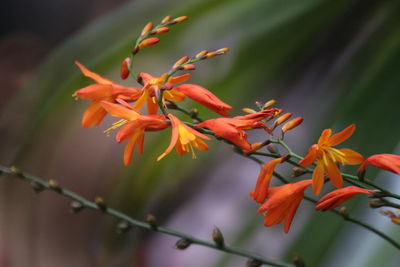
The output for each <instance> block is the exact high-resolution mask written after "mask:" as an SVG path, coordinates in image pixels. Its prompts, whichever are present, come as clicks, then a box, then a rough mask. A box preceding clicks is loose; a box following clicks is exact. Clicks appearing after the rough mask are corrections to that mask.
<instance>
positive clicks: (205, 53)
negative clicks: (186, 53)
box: [196, 50, 208, 58]
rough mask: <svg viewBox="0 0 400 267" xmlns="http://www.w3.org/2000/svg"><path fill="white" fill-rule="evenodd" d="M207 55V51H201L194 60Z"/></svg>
mask: <svg viewBox="0 0 400 267" xmlns="http://www.w3.org/2000/svg"><path fill="white" fill-rule="evenodd" d="M207 53H208V51H207V50H203V51H201V52H200V53H198V54H197V55H196V58H200V57H203V56H205V55H207Z"/></svg>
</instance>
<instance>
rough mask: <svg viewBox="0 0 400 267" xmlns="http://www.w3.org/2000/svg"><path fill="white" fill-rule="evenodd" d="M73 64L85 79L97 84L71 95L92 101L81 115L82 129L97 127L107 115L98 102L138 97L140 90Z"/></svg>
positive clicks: (76, 62)
mask: <svg viewBox="0 0 400 267" xmlns="http://www.w3.org/2000/svg"><path fill="white" fill-rule="evenodd" d="M75 64H76V65H77V66H78V67H79V68H80V69H81V71H82V73H83V74H84V75H85V76H86V77H89V78H91V79H93V80H94V81H95V82H97V83H96V84H92V85H89V86H87V87H84V88H82V89H79V90H77V91H76V92H75V93H74V94H73V96H74V97H76V98H80V99H86V100H91V101H92V104H91V105H90V106H89V107H88V108H87V109H86V111H85V113H83V118H82V126H83V127H85V128H86V127H92V126H95V125H99V124H100V122H101V121H102V120H103V118H104V116H105V115H106V114H107V112H106V111H105V110H104V108H103V107H102V106H101V104H100V101H103V100H104V101H108V102H115V100H116V99H117V98H121V99H125V100H135V99H137V98H138V97H139V95H138V92H139V90H140V88H136V87H124V86H122V85H118V84H116V83H114V82H112V81H110V80H108V79H106V78H103V77H101V76H100V75H98V74H96V73H94V72H91V71H90V70H88V69H87V68H85V66H83V65H82V64H81V63H79V62H78V61H75Z"/></svg>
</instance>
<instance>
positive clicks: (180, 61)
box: [173, 56, 190, 68]
mask: <svg viewBox="0 0 400 267" xmlns="http://www.w3.org/2000/svg"><path fill="white" fill-rule="evenodd" d="M189 59H190V58H189V57H188V56H184V57H182V58H181V59H179V60H178V61H177V62H175V64H174V66H173V68H176V67H178V66H180V65H182V64H183V63H186V62H187V61H188V60H189Z"/></svg>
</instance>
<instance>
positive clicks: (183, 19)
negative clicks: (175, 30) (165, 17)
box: [170, 16, 189, 24]
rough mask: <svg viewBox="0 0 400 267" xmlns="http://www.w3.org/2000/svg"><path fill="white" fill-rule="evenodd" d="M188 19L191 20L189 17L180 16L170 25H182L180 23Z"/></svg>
mask: <svg viewBox="0 0 400 267" xmlns="http://www.w3.org/2000/svg"><path fill="white" fill-rule="evenodd" d="M188 18H189V17H188V16H180V17H177V18H175V19H173V20H172V21H171V22H170V23H171V24H175V23H180V22H183V21H185V20H187V19H188Z"/></svg>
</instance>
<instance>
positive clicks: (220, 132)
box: [196, 108, 275, 152]
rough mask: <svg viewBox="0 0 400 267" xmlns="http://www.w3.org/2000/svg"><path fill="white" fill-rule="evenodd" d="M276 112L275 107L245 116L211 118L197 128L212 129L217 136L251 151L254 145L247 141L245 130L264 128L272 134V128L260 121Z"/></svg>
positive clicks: (246, 150)
mask: <svg viewBox="0 0 400 267" xmlns="http://www.w3.org/2000/svg"><path fill="white" fill-rule="evenodd" d="M274 112H275V109H273V108H271V109H266V110H263V111H260V112H257V113H253V114H248V115H244V116H237V117H233V118H216V119H211V120H207V121H204V122H201V123H199V124H197V125H196V128H203V127H204V128H207V129H210V130H211V131H213V132H214V133H215V134H216V135H217V136H219V137H222V138H224V139H226V140H229V141H231V142H232V143H233V144H235V145H236V146H238V147H240V148H242V149H243V150H244V151H245V152H250V151H251V150H252V145H251V144H250V143H249V142H248V141H247V133H246V132H245V131H244V130H245V129H253V128H263V129H264V130H265V131H267V132H268V133H269V134H272V132H271V130H270V129H269V128H268V127H267V126H266V125H265V124H264V123H262V122H260V121H261V120H263V119H265V118H267V117H269V116H272V115H273V114H274Z"/></svg>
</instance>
